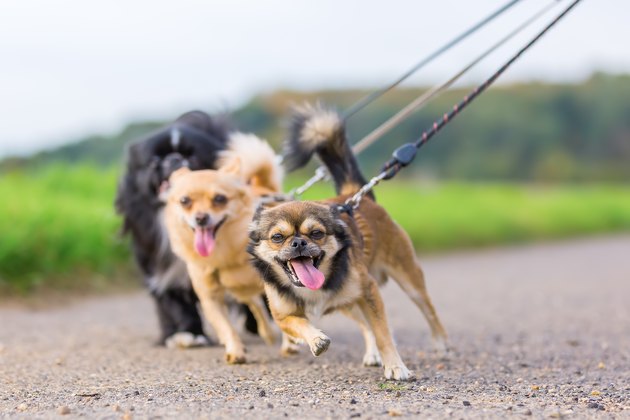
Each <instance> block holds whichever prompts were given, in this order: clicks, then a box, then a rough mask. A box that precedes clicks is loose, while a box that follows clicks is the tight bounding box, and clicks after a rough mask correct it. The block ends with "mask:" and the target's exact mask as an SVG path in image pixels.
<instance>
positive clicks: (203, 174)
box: [165, 135, 286, 363]
mask: <svg viewBox="0 0 630 420" xmlns="http://www.w3.org/2000/svg"><path fill="white" fill-rule="evenodd" d="M219 167H220V169H219V170H202V171H190V170H188V169H185V168H184V169H180V170H178V171H177V172H175V173H174V174H173V175H172V176H171V179H170V181H171V188H170V190H169V191H168V196H167V204H166V208H165V220H166V227H167V230H168V235H169V238H170V241H171V246H172V249H173V252H174V253H175V254H176V255H177V256H178V257H180V258H181V259H182V260H183V261H184V262H185V263H186V267H187V269H188V273H189V275H190V277H191V279H192V284H193V287H194V289H195V292H196V294H197V296H198V297H199V301H200V303H201V308H202V311H203V314H204V316H205V317H206V319H207V320H208V322H209V323H210V324H211V325H212V327H213V328H214V329H215V331H216V333H217V335H218V337H219V340H220V341H221V342H222V343H223V344H224V345H225V348H226V360H227V362H228V363H244V362H245V348H244V346H243V343H242V341H241V339H240V337H239V336H238V333H237V332H236V330H235V329H234V327H233V326H232V325H231V323H230V322H229V320H228V316H227V309H226V304H225V294H226V293H229V294H230V295H232V296H233V297H234V298H235V299H236V300H237V301H239V302H241V303H244V304H246V305H247V306H248V307H249V309H250V310H251V312H252V313H253V315H254V317H255V318H256V321H257V323H258V329H259V333H260V336H261V337H262V338H263V339H264V340H265V341H266V342H267V343H269V344H271V343H273V341H274V335H273V331H272V329H271V327H270V324H269V321H270V320H269V319H268V316H267V313H266V310H265V308H264V306H263V303H262V300H261V294H262V292H263V284H262V281H261V279H260V276H259V275H258V273H257V272H256V271H255V270H254V269H253V267H252V266H251V264H250V263H249V255H248V254H247V253H246V252H245V250H246V246H247V226H248V224H249V222H250V221H251V219H252V215H253V213H254V210H255V208H256V206H257V204H258V202H259V200H260V198H261V196H263V195H266V194H270V193H277V192H278V191H280V188H281V185H280V184H281V170H280V168H279V167H278V165H277V164H276V157H275V154H274V152H273V150H272V149H271V148H270V147H269V145H268V144H267V143H266V142H264V141H262V140H260V139H258V138H257V137H255V136H250V135H236V136H232V138H231V140H230V150H229V151H227V152H225V154H224V156H222V161H221V164H220V165H219ZM285 350H286V349H285Z"/></svg>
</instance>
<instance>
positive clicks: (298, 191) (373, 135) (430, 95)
mask: <svg viewBox="0 0 630 420" xmlns="http://www.w3.org/2000/svg"><path fill="white" fill-rule="evenodd" d="M559 1H560V0H552V2H551V3H550V4H549V5H547V6H545V7H543V8H542V9H540V10H539V11H538V12H536V13H535V14H534V15H533V16H531V17H530V18H529V19H527V20H526V21H525V22H523V23H522V24H521V25H519V26H518V27H517V28H515V29H514V30H513V31H511V32H510V33H509V34H507V35H506V36H505V37H503V38H502V39H500V40H499V41H498V42H496V43H495V44H494V45H492V46H491V47H490V48H488V49H487V50H485V51H484V52H483V53H482V54H481V55H479V56H477V57H476V58H475V59H474V60H472V61H471V62H470V63H468V64H467V65H466V66H464V67H463V68H462V69H461V70H460V71H458V72H457V73H455V75H453V76H452V77H451V78H450V79H448V80H447V81H445V82H444V83H441V84H439V85H437V86H434V87H432V88H431V89H429V90H427V91H425V92H423V93H422V94H421V95H419V96H418V97H417V98H416V99H414V100H413V101H412V102H410V103H409V104H407V105H406V106H405V107H404V108H403V109H401V110H400V111H398V112H397V113H396V114H394V115H393V116H391V117H390V118H389V119H387V121H385V122H383V123H382V124H381V125H379V126H378V127H377V128H375V129H374V130H372V131H371V132H370V133H369V134H367V135H366V136H365V137H363V138H362V139H361V140H359V141H358V142H356V143H355V144H354V146H352V152H353V153H354V154H356V155H358V154H359V153H361V152H362V151H364V150H365V149H367V148H368V147H370V145H372V144H373V143H374V142H376V141H378V140H379V139H380V138H381V137H382V136H384V135H385V134H386V133H387V132H388V131H390V130H391V129H393V128H394V127H396V126H397V125H398V124H400V123H401V122H402V121H404V120H405V119H406V118H408V117H410V116H411V114H412V113H413V112H415V111H417V110H419V109H421V108H422V107H423V106H425V105H426V104H427V103H429V102H430V101H432V100H433V99H435V98H437V97H439V96H440V95H441V94H442V93H443V92H445V91H446V90H447V89H448V88H449V87H451V86H452V85H453V84H454V83H455V82H456V81H458V80H459V79H460V78H461V77H462V76H463V75H464V74H466V73H467V72H468V71H469V70H470V69H471V68H473V67H474V66H475V65H476V64H477V63H479V62H480V61H481V60H483V59H484V58H486V57H487V56H488V55H490V54H491V53H493V52H494V51H496V50H497V49H498V48H499V47H501V46H502V45H503V44H505V43H506V42H507V41H509V40H510V39H512V38H513V37H515V36H516V35H517V34H519V33H520V32H521V31H522V30H524V29H525V28H527V27H528V26H529V25H530V24H532V23H533V22H535V21H536V20H537V19H538V18H540V17H541V16H542V15H544V14H545V13H546V12H547V11H548V10H549V9H551V8H552V7H555V6H556V5H557V4H558V3H559ZM327 176H328V171H327V170H326V168H325V167H323V166H320V167H318V168H317V169H316V170H315V174H314V175H313V176H312V177H311V178H309V179H308V180H307V181H306V182H305V183H304V184H303V185H301V186H299V187H297V188H295V189H293V191H292V192H291V193H290V194H291V195H293V196H295V197H299V196H301V195H302V194H304V193H305V192H306V191H307V190H308V189H309V188H311V187H312V186H313V185H315V184H316V183H317V182H319V181H322V180H324V179H326V177H327Z"/></svg>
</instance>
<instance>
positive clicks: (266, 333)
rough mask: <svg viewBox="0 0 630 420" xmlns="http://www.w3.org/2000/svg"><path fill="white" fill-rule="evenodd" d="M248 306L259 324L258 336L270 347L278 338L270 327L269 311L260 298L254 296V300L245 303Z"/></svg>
mask: <svg viewBox="0 0 630 420" xmlns="http://www.w3.org/2000/svg"><path fill="white" fill-rule="evenodd" d="M243 303H245V304H246V305H247V307H248V308H249V310H250V311H252V314H253V315H254V318H256V323H257V324H258V334H259V335H260V337H261V338H262V339H263V340H265V343H267V344H269V345H270V346H271V345H273V343H274V342H275V341H276V337H275V335H274V333H273V329H272V328H271V325H270V319H269V316H268V315H267V311H266V310H265V307H264V304H263V303H262V301H261V297H260V296H254V297H253V298H251V299H249V300H247V301H245V302H243Z"/></svg>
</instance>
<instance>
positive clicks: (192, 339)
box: [164, 331, 210, 349]
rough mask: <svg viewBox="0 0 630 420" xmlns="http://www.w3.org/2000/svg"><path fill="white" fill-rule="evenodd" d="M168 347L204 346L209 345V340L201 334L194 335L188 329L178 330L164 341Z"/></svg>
mask: <svg viewBox="0 0 630 420" xmlns="http://www.w3.org/2000/svg"><path fill="white" fill-rule="evenodd" d="M164 345H166V347H167V348H169V349H189V348H193V347H204V346H208V345H210V341H209V340H208V338H207V337H205V336H203V335H195V334H193V333H191V332H188V331H180V332H177V333H175V334H173V335H171V336H170V337H169V338H167V339H166V340H165V341H164Z"/></svg>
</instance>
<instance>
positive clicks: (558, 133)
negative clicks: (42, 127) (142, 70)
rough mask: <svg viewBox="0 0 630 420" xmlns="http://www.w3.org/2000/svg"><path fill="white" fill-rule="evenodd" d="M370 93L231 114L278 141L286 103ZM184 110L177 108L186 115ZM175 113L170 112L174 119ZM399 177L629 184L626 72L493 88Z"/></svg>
mask: <svg viewBox="0 0 630 420" xmlns="http://www.w3.org/2000/svg"><path fill="white" fill-rule="evenodd" d="M422 91H423V89H419V88H414V89H411V88H406V89H399V90H397V91H394V92H390V93H388V94H387V95H385V96H384V97H383V98H381V99H380V100H378V101H377V102H376V103H374V104H372V105H370V106H369V107H368V108H366V109H365V110H364V111H362V112H361V113H359V114H357V115H356V116H354V117H352V118H351V119H350V120H349V122H348V131H349V135H350V138H351V140H352V141H358V140H359V139H360V138H361V137H363V136H364V135H365V134H367V133H368V132H370V131H371V130H372V129H374V128H375V127H377V126H378V125H379V124H381V123H382V122H383V121H385V120H386V119H387V118H389V117H390V116H391V115H393V114H395V113H396V112H397V111H398V110H400V109H401V108H402V107H403V106H405V105H406V104H407V103H409V102H410V101H412V100H413V99H414V98H415V97H416V96H418V95H420V94H421V93H422ZM468 91H469V88H462V89H456V90H452V91H449V92H447V93H445V94H444V95H442V96H441V97H440V98H438V99H437V100H435V101H433V102H432V103H431V104H430V105H428V106H426V107H425V108H424V109H422V110H420V111H419V112H416V113H415V114H414V115H413V116H412V117H411V118H409V120H407V121H406V122H405V123H403V124H401V125H400V126H399V127H397V128H396V129H394V130H393V131H392V132H390V133H389V134H388V135H386V136H385V137H384V138H383V139H382V140H381V141H379V142H378V143H377V144H375V145H374V146H372V147H371V148H370V149H368V150H367V151H365V152H364V153H363V155H361V156H360V158H359V160H360V162H361V165H362V167H363V169H364V171H365V172H366V174H368V175H372V174H374V173H375V172H376V171H377V170H378V168H379V167H380V165H381V164H382V162H384V161H385V160H386V159H387V158H388V157H389V155H390V153H391V151H392V150H393V149H394V148H395V147H397V146H398V145H400V144H402V143H405V142H408V141H412V140H415V139H417V138H418V137H419V136H420V134H421V133H422V131H424V130H425V129H427V128H430V126H431V124H432V123H433V121H434V120H435V119H437V118H439V117H440V116H441V115H442V114H443V113H444V112H446V111H448V110H450V109H451V107H452V106H453V104H455V103H457V102H459V101H460V100H461V98H462V97H463V96H464V95H465V94H467V93H468ZM365 94H366V91H359V90H352V91H338V90H337V91H321V92H295V91H277V92H273V93H270V94H263V95H259V96H257V97H255V98H253V99H252V100H251V101H250V102H249V103H248V104H246V105H245V106H243V107H242V108H240V109H238V110H236V111H234V112H233V116H232V117H233V120H234V123H235V126H237V127H238V128H240V129H241V130H245V131H252V132H254V133H256V134H258V135H261V136H263V137H266V138H267V139H268V140H269V141H271V142H272V143H273V144H274V145H275V146H276V147H279V143H280V142H281V140H282V138H283V136H284V133H285V126H286V118H287V115H288V107H289V105H291V104H299V103H302V102H303V101H309V102H312V101H316V100H320V101H322V102H323V103H325V104H329V105H332V106H335V107H337V108H338V109H340V110H343V109H345V108H346V107H348V106H349V105H351V104H352V103H353V102H354V101H356V100H357V99H359V98H360V97H362V96H363V95H365ZM183 111H185V110H182V112H183ZM175 117H176V116H174V118H175ZM163 123H164V122H160V121H155V122H141V123H134V124H131V125H129V126H128V127H126V128H125V129H124V130H123V131H122V132H121V133H119V134H117V135H114V136H92V137H89V138H86V139H82V140H80V141H77V142H74V143H72V144H68V145H66V146H63V147H60V148H58V149H55V150H51V151H46V152H42V153H38V154H36V155H35V156H33V157H31V158H26V159H24V158H12V159H5V160H4V161H3V162H1V163H0V168H1V169H4V170H7V169H12V168H16V167H23V166H30V165H37V166H39V165H42V164H45V163H49V162H68V163H73V162H81V163H86V162H93V163H94V164H97V165H105V166H111V165H112V164H115V165H118V164H120V161H121V158H122V155H123V149H124V145H125V144H126V143H127V142H129V141H131V140H134V139H138V138H142V137H143V136H145V135H147V134H148V133H149V132H150V131H152V130H154V129H156V128H158V127H159V126H160V125H162V124H163ZM401 174H402V176H413V175H422V176H425V177H434V178H448V179H467V180H513V181H536V182H587V181H597V182H601V181H606V182H623V181H628V180H630V76H611V75H605V74H595V75H593V76H592V77H591V78H590V79H588V80H587V81H585V82H583V83H579V84H545V83H525V84H515V85H510V86H499V87H493V88H491V89H490V90H489V91H488V92H487V93H486V94H484V95H482V96H481V97H480V98H479V99H478V100H477V101H476V102H475V103H474V104H473V105H471V106H470V107H469V108H467V109H466V111H465V112H463V113H462V114H461V115H460V116H458V117H457V119H456V120H454V121H453V122H452V123H451V124H449V125H448V126H447V127H446V128H445V129H444V130H443V131H442V132H441V133H440V134H438V135H437V136H436V137H435V138H434V139H433V140H432V141H431V142H430V143H429V144H427V145H425V146H424V147H423V149H422V150H421V152H420V154H419V156H418V159H417V160H416V162H415V164H414V166H413V167H411V168H410V169H409V170H407V171H406V172H405V171H404V172H402V173H401Z"/></svg>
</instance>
